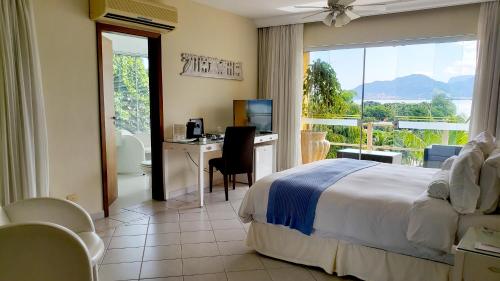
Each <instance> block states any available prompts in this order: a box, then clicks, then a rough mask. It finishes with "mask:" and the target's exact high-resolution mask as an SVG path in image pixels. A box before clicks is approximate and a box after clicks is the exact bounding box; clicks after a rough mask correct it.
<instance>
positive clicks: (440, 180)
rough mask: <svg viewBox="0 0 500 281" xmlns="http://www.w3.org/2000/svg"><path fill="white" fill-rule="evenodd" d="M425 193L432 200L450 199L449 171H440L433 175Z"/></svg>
mask: <svg viewBox="0 0 500 281" xmlns="http://www.w3.org/2000/svg"><path fill="white" fill-rule="evenodd" d="M427 193H428V194H429V196H430V197H432V198H437V199H443V200H446V199H448V197H450V171H448V170H441V171H438V172H437V173H435V174H434V175H433V176H432V180H431V182H430V183H429V186H428V187H427Z"/></svg>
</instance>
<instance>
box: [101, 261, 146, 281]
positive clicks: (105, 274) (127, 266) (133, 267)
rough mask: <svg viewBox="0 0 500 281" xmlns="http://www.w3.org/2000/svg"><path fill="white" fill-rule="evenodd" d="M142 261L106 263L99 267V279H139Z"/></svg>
mask: <svg viewBox="0 0 500 281" xmlns="http://www.w3.org/2000/svg"><path fill="white" fill-rule="evenodd" d="M140 270H141V263H140V262H133V263H118V264H105V265H102V266H101V267H100V268H99V281H117V280H132V279H139V272H140Z"/></svg>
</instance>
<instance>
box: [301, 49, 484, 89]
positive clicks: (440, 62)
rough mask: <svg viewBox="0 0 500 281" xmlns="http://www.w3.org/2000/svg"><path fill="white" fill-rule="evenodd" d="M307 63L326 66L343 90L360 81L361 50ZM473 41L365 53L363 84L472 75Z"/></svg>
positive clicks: (323, 54)
mask: <svg viewBox="0 0 500 281" xmlns="http://www.w3.org/2000/svg"><path fill="white" fill-rule="evenodd" d="M310 58H311V61H313V60H316V59H321V60H324V61H327V62H329V63H330V64H331V65H332V66H333V68H334V69H335V71H336V72H337V78H338V79H339V81H340V84H341V85H342V88H343V89H348V90H350V89H354V88H355V87H357V86H359V85H361V84H362V81H363V49H362V48H356V49H339V50H330V51H319V52H311V56H310ZM475 69H476V41H461V42H447V43H426V44H414V45H402V46H385V47H370V48H367V49H366V79H365V80H366V83H370V82H373V81H388V80H394V79H395V78H397V77H403V76H407V75H411V74H424V75H427V76H429V77H431V78H433V79H434V80H438V81H442V82H448V80H449V79H450V78H452V77H456V76H461V75H474V73H475Z"/></svg>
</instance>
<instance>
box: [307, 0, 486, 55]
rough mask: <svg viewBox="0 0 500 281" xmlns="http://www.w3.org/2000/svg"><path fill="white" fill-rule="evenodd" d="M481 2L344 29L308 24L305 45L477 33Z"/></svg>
mask: <svg viewBox="0 0 500 281" xmlns="http://www.w3.org/2000/svg"><path fill="white" fill-rule="evenodd" d="M478 15H479V5H465V6H456V7H448V8H440V9H432V10H424V11H416V12H408V13H399V14H390V15H381V16H372V17H365V18H360V19H357V20H355V21H353V22H351V23H349V24H348V25H346V26H344V27H342V28H334V27H328V26H325V25H324V24H323V23H321V22H318V23H310V24H306V25H305V26H304V47H305V48H306V49H308V48H321V47H334V46H338V45H351V44H366V43H378V42H388V41H394V40H407V39H422V38H432V37H443V36H457V35H470V34H475V33H476V32H477V20H478Z"/></svg>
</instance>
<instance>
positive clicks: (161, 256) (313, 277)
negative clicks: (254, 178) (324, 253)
mask: <svg viewBox="0 0 500 281" xmlns="http://www.w3.org/2000/svg"><path fill="white" fill-rule="evenodd" d="M247 190H248V187H247V186H240V187H238V188H237V189H236V190H230V191H229V198H230V201H229V202H226V201H225V200H224V191H223V189H222V188H214V192H213V193H206V195H205V198H206V206H205V207H203V208H198V207H197V203H196V201H197V197H196V195H195V194H188V195H184V196H181V197H179V198H175V199H174V200H168V201H167V202H155V201H147V202H144V203H142V204H139V205H135V206H132V207H127V208H123V209H120V210H114V212H113V213H112V214H111V215H110V217H109V218H107V219H103V220H98V221H96V222H95V226H96V229H97V231H98V233H99V235H100V236H101V237H102V238H103V240H104V241H105V243H106V246H107V250H106V253H105V255H104V257H103V259H102V261H101V265H100V270H99V274H100V278H99V279H100V281H111V280H150V281H195V280H196V281H222V280H225V281H226V280H229V281H254V280H255V281H266V280H272V281H282V280H283V281H285V280H286V281H295V280H297V281H309V280H310V281H320V280H321V281H323V280H335V281H341V280H342V281H346V280H353V279H346V278H339V277H335V276H331V275H328V274H325V273H324V272H323V271H322V270H320V269H316V268H312V267H306V266H300V265H295V264H292V263H287V262H283V261H279V260H275V259H271V258H267V257H265V256H263V255H260V254H257V253H256V252H255V251H253V250H252V249H250V248H248V247H246V245H245V241H244V239H245V236H246V231H247V230H248V224H246V225H245V224H242V223H241V222H240V221H239V219H238V216H237V210H238V208H239V205H240V204H241V199H242V198H243V196H244V195H245V193H246V191H247Z"/></svg>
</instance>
